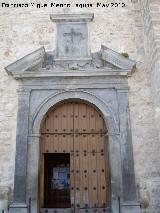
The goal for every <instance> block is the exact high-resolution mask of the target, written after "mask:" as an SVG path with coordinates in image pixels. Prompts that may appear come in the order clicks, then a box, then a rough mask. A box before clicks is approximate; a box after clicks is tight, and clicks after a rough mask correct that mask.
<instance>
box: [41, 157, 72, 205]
mask: <svg viewBox="0 0 160 213" xmlns="http://www.w3.org/2000/svg"><path fill="white" fill-rule="evenodd" d="M44 168H45V171H44V194H45V196H44V207H45V208H70V207H71V201H70V154H66V153H65V154H61V153H56V154H55V153H54V154H45V156H44Z"/></svg>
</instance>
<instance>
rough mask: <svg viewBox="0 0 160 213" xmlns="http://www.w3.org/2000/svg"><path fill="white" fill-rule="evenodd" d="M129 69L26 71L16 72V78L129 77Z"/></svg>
mask: <svg viewBox="0 0 160 213" xmlns="http://www.w3.org/2000/svg"><path fill="white" fill-rule="evenodd" d="M128 73H129V70H101V71H100V70H96V71H90V70H87V71H86V70H85V71H81V70H80V71H47V70H44V71H38V72H34V71H26V72H22V73H20V72H17V73H14V75H13V77H14V78H15V79H26V78H56V77H62V78H63V77H68V78H71V77H104V76H108V77H111V76H114V77H123V78H124V77H128Z"/></svg>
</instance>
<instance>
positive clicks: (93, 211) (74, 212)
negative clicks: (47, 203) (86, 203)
mask: <svg viewBox="0 0 160 213" xmlns="http://www.w3.org/2000/svg"><path fill="white" fill-rule="evenodd" d="M40 213H112V211H111V208H109V207H108V208H87V209H71V208H69V209H50V208H49V209H48V208H41V210H40Z"/></svg>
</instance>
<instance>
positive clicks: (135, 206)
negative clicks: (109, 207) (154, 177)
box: [121, 202, 141, 213]
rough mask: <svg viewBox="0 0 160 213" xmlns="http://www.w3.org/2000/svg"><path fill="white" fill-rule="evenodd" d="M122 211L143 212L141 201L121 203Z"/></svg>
mask: <svg viewBox="0 0 160 213" xmlns="http://www.w3.org/2000/svg"><path fill="white" fill-rule="evenodd" d="M121 213H141V209H140V205H139V203H133V202H127V203H123V204H121Z"/></svg>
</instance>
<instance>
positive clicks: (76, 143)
mask: <svg viewBox="0 0 160 213" xmlns="http://www.w3.org/2000/svg"><path fill="white" fill-rule="evenodd" d="M74 161H75V164H74V166H75V208H78V209H79V208H80V153H79V135H78V134H75V135H74Z"/></svg>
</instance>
